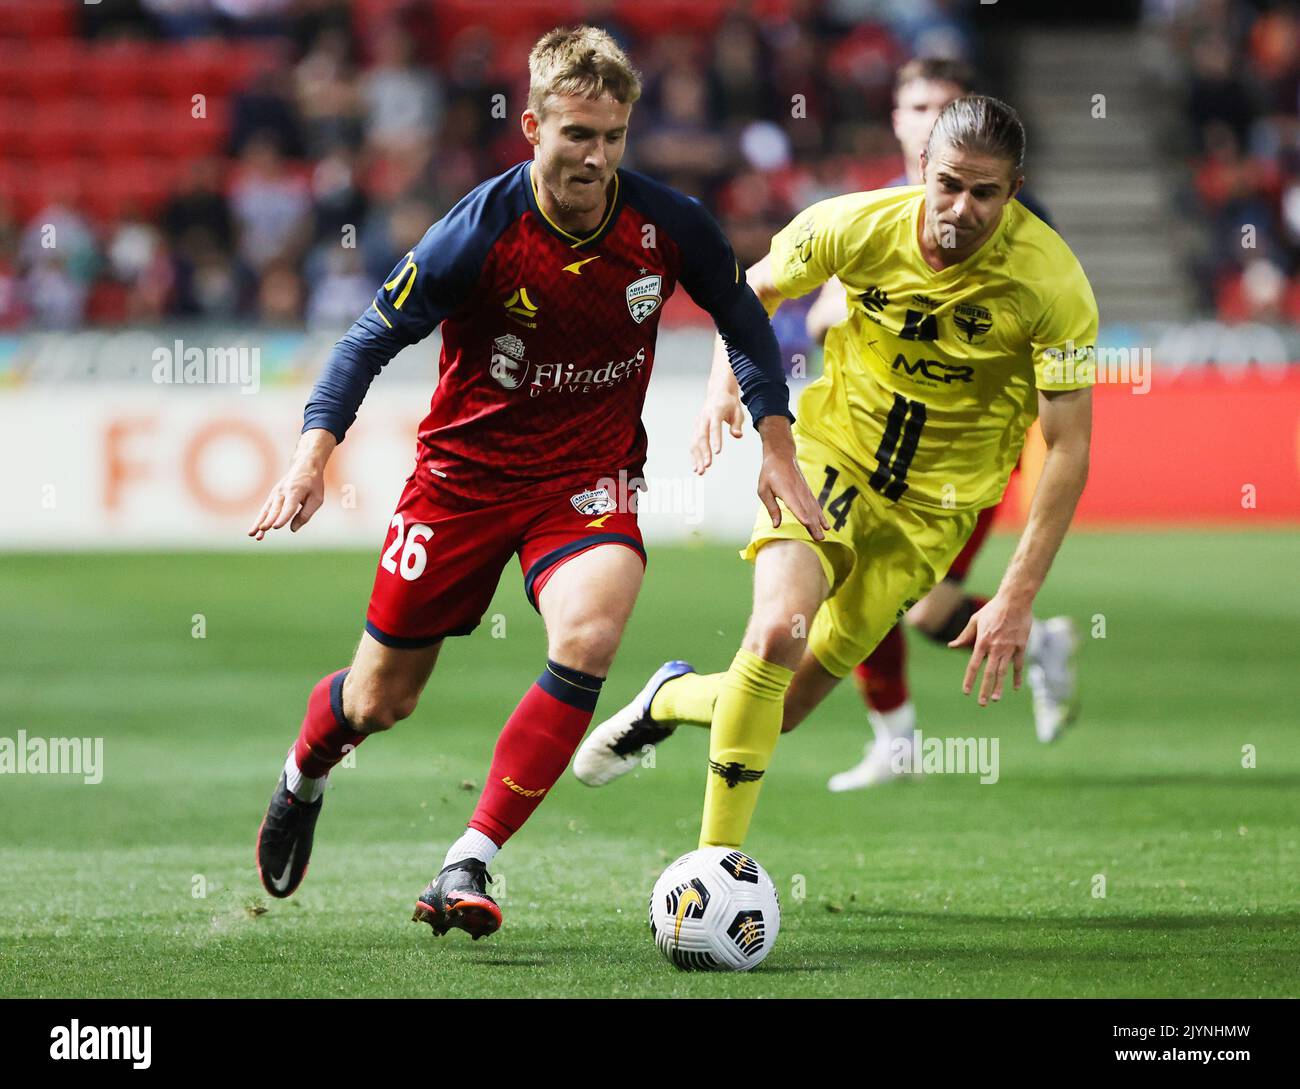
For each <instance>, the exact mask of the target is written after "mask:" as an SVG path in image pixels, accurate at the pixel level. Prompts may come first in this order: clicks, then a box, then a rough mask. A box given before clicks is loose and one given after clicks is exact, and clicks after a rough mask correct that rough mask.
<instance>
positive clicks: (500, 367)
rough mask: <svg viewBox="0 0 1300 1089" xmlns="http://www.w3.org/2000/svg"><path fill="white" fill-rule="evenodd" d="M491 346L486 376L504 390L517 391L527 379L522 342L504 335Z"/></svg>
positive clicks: (526, 366)
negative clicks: (490, 358) (492, 349)
mask: <svg viewBox="0 0 1300 1089" xmlns="http://www.w3.org/2000/svg"><path fill="white" fill-rule="evenodd" d="M492 346H493V347H494V348H495V349H496V351H495V352H493V353H492V362H491V364H490V365H489V366H488V374H490V375H491V376H492V377H493V378H495V379H496V381H497V384H498V385H500V386H502V387H503V388H505V389H518V388H519V387H520V386H522V385H523V384H524V379H525V378H527V377H528V361H527V360H526V359H524V342H523V341H522V340H520V339H519V338H518V337H517V336H511V335H510V334H508V333H507V334H506V335H505V336H503V337H497V338H496V339H495V340H494V341H493V342H492Z"/></svg>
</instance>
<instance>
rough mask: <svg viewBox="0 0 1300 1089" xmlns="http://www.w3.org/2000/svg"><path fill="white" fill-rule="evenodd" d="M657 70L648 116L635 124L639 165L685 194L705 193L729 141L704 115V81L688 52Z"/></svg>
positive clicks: (725, 163) (728, 155)
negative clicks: (666, 66) (659, 72)
mask: <svg viewBox="0 0 1300 1089" xmlns="http://www.w3.org/2000/svg"><path fill="white" fill-rule="evenodd" d="M678 56H679V58H680V59H679V60H677V61H675V62H674V64H673V65H672V66H671V67H670V68H668V69H667V70H666V71H664V72H663V74H662V75H660V76H659V78H658V80H657V82H656V85H655V87H654V88H653V89H652V90H651V92H650V94H649V95H648V96H647V97H649V98H650V101H651V103H652V113H653V116H652V117H651V119H650V120H649V123H648V124H646V123H645V120H644V118H643V119H641V123H640V124H638V126H637V131H636V136H635V138H634V139H635V154H636V162H637V164H638V167H639V169H641V170H644V171H646V172H647V173H649V174H653V175H654V176H655V177H656V178H658V179H660V180H661V181H663V182H666V183H667V184H668V185H671V186H673V187H674V188H677V189H680V190H681V191H682V192H684V193H688V194H690V195H691V196H698V197H710V198H711V196H712V190H713V188H714V186H715V184H716V183H717V182H719V181H721V179H722V177H723V175H724V174H725V173H726V172H727V171H728V169H729V166H730V161H731V159H732V158H733V157H734V143H733V142H732V141H730V140H728V139H727V138H726V137H725V136H723V135H722V134H721V133H720V132H719V131H718V128H717V126H716V125H715V124H713V122H712V121H711V120H710V117H709V86H708V83H707V82H705V79H704V75H703V72H702V71H701V69H700V68H699V66H698V65H697V64H695V63H694V61H693V59H692V58H691V57H690V55H689V54H685V55H683V54H678Z"/></svg>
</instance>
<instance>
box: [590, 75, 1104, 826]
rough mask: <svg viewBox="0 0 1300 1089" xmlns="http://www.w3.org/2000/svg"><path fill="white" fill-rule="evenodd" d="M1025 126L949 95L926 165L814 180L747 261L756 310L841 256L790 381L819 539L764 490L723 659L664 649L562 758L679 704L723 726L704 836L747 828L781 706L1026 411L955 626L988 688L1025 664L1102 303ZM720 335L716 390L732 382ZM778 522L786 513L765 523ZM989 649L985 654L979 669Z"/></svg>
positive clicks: (939, 570)
mask: <svg viewBox="0 0 1300 1089" xmlns="http://www.w3.org/2000/svg"><path fill="white" fill-rule="evenodd" d="M1023 161H1024V129H1023V127H1022V126H1021V124H1020V120H1019V118H1018V117H1017V115H1016V113H1015V111H1014V110H1012V109H1011V107H1009V106H1007V105H1006V104H1005V103H1002V102H999V101H998V100H997V99H993V98H987V97H983V96H967V97H963V98H959V99H957V100H955V101H953V102H951V103H949V104H948V105H947V106H946V107H945V108H944V109H943V111H942V112H941V113H940V114H939V116H938V118H937V119H936V121H935V124H934V127H933V129H932V130H931V133H930V139H929V142H928V144H927V147H926V150H925V153H924V154H923V155H922V157H921V171H922V176H923V178H924V185H923V186H907V187H902V188H896V189H885V190H879V191H876V192H870V193H855V194H850V195H848V196H842V197H835V198H832V199H830V200H826V201H822V202H821V203H819V204H816V205H814V206H813V207H812V208H810V209H808V210H807V211H805V212H803V213H801V214H800V215H799V216H797V217H795V219H794V221H793V222H791V223H790V225H789V226H787V227H786V228H785V229H784V230H782V231H781V232H780V233H779V234H778V235H777V236H776V237H775V238H774V239H773V241H772V249H771V252H770V254H769V255H768V256H767V257H766V258H764V259H763V260H762V261H760V262H759V263H758V264H756V265H755V266H754V267H753V268H751V269H750V270H749V274H748V280H749V284H750V286H751V287H753V289H754V291H755V292H756V293H757V295H758V297H759V299H760V300H761V301H762V302H763V304H764V306H765V307H766V308H767V310H768V312H769V313H772V312H774V311H775V310H776V308H777V307H778V306H780V304H781V302H782V301H783V300H784V299H789V298H796V297H798V296H800V295H804V294H807V293H808V292H810V291H813V290H815V289H817V288H819V287H820V286H821V285H822V284H823V283H825V282H826V281H827V280H828V279H830V278H831V277H832V276H836V277H838V278H839V280H840V282H841V283H842V284H843V285H844V287H845V289H846V291H847V292H848V295H849V298H850V300H851V301H850V313H849V318H848V320H847V321H846V322H844V323H842V324H840V325H837V326H835V327H834V328H832V329H831V331H830V333H829V334H828V336H827V338H826V347H825V373H824V374H823V375H822V377H821V378H819V379H818V380H817V381H815V382H813V383H812V384H811V385H810V386H809V387H808V388H807V389H806V390H805V391H804V394H803V396H802V398H801V399H800V402H799V412H798V419H797V422H796V424H795V429H794V431H795V437H796V450H797V457H798V461H799V464H800V467H801V468H802V470H803V473H804V475H805V477H807V479H808V482H809V484H810V485H811V486H812V489H813V491H814V492H819V493H820V495H819V498H820V502H821V504H822V507H823V509H824V510H825V513H826V515H827V518H828V520H829V522H830V529H829V530H828V531H827V532H826V535H825V540H824V541H814V540H813V539H812V538H811V537H810V535H809V533H808V531H807V530H805V529H804V528H803V526H802V525H801V524H800V523H799V522H798V520H797V519H795V518H792V517H790V516H789V515H788V513H786V514H785V515H784V516H782V515H781V513H780V512H776V511H773V510H772V509H771V506H774V504H773V505H769V509H768V511H767V512H766V513H765V512H762V511H760V513H759V518H758V521H757V522H756V523H755V526H754V531H753V535H752V537H751V538H750V542H749V545H748V546H747V547H746V548H745V550H744V552H743V553H742V555H743V556H744V557H745V558H747V559H750V560H752V561H753V562H754V565H755V566H754V606H753V612H752V613H751V616H750V620H749V624H748V627H747V628H746V631H745V637H744V641H743V643H742V646H741V649H740V650H739V651H738V652H737V654H736V657H735V659H734V661H733V662H732V663H731V667H730V668H729V669H728V670H727V671H726V672H725V673H715V674H710V675H701V674H699V673H696V672H695V671H694V669H693V668H692V667H691V666H690V665H688V664H687V663H685V662H669V663H667V664H666V665H665V666H664V667H663V668H661V669H660V670H659V671H658V672H657V673H656V674H655V676H654V677H652V678H651V679H650V681H649V682H648V683H647V685H646V687H645V688H644V689H643V690H642V692H641V693H640V695H639V696H638V698H637V699H636V700H634V701H633V702H632V703H631V704H629V705H628V707H626V708H624V709H623V710H622V711H620V712H619V713H618V714H617V715H615V716H614V717H613V718H612V719H609V720H607V721H606V722H604V723H602V724H601V725H600V726H598V727H597V728H596V729H595V730H593V731H592V733H591V735H590V736H589V737H588V738H587V740H586V741H585V742H584V743H583V746H582V748H581V749H580V750H579V752H578V755H577V757H576V759H575V762H574V771H575V773H576V774H577V776H578V777H579V778H580V779H581V780H583V781H584V782H586V783H588V784H590V785H600V784H602V783H605V782H608V781H609V780H611V779H613V778H615V777H617V776H618V775H621V774H623V773H624V772H626V771H628V770H631V768H632V767H633V766H635V765H636V763H637V761H638V759H639V757H640V755H641V752H642V749H643V747H644V746H645V745H647V744H657V743H658V742H659V741H661V740H663V739H664V738H665V737H667V736H668V735H669V734H670V733H671V732H672V731H673V730H674V729H675V728H676V726H677V725H678V724H679V723H682V722H692V723H698V724H705V725H711V726H712V733H711V738H710V744H709V774H708V778H707V787H706V791H705V804H704V819H703V823H702V827H701V832H700V845H701V846H711V845H728V846H739V845H740V844H741V843H742V841H743V840H744V838H745V834H746V832H747V831H748V828H749V822H750V818H751V817H752V815H753V811H754V807H755V805H756V804H757V801H758V792H759V788H760V787H761V785H762V777H763V774H764V772H765V771H766V769H767V767H768V763H769V761H770V759H771V756H772V753H773V750H774V749H775V747H776V740H777V737H778V735H779V734H780V733H781V732H782V729H783V728H784V729H785V730H791V729H793V728H794V727H795V726H797V725H798V724H799V723H800V722H801V721H802V720H803V719H804V718H805V717H806V716H807V715H808V713H809V712H810V711H811V710H812V709H813V708H814V707H816V706H817V704H818V703H820V702H821V700H822V699H823V698H825V696H826V695H827V694H828V693H829V692H830V691H831V689H832V688H833V687H834V686H835V685H836V684H837V683H838V682H839V681H840V680H841V679H842V678H843V677H844V676H845V675H847V674H848V673H849V672H850V671H851V670H852V669H853V667H854V666H855V665H857V664H858V663H859V662H860V661H862V660H863V659H864V658H865V657H866V656H867V655H868V654H869V653H870V652H871V650H872V649H873V648H874V647H875V645H876V644H877V643H878V642H879V640H880V639H881V638H883V637H884V635H885V633H886V632H888V631H889V629H890V628H891V627H892V626H893V625H894V624H895V622H896V621H897V620H898V618H899V617H901V616H902V615H903V613H904V612H905V611H906V610H907V609H908V608H909V607H910V606H911V605H913V604H914V603H915V602H916V601H917V600H918V599H919V598H920V597H922V596H923V595H924V594H925V593H926V592H927V591H928V590H929V589H930V588H931V587H932V586H933V585H934V584H935V582H936V581H937V580H938V579H940V578H942V577H943V575H944V572H945V571H946V570H947V568H948V565H949V564H950V563H951V562H952V560H953V558H954V557H955V556H956V555H957V553H958V552H959V551H960V550H961V548H962V545H963V544H964V543H965V541H966V539H967V537H969V535H970V533H971V530H972V528H973V527H974V524H975V519H976V516H977V515H978V513H979V511H980V510H981V509H982V508H984V507H987V506H991V505H993V504H995V503H997V502H998V500H999V499H1000V498H1001V496H1002V492H1003V490H1004V488H1005V487H1006V483H1007V478H1008V476H1009V475H1010V473H1011V469H1012V467H1013V466H1014V465H1015V463H1016V460H1017V458H1018V457H1019V455H1020V449H1021V446H1022V444H1023V442H1024V437H1025V432H1026V429H1027V428H1028V427H1029V425H1030V424H1031V423H1032V422H1033V420H1034V418H1035V416H1037V417H1039V419H1040V420H1041V425H1042V432H1043V438H1044V440H1045V442H1046V445H1047V456H1046V460H1045V462H1044V465H1043V470H1042V475H1041V476H1040V478H1039V482H1038V486H1037V488H1036V490H1035V493H1034V497H1033V502H1032V504H1031V507H1030V511H1029V519H1028V523H1027V525H1026V527H1025V531H1024V533H1023V535H1022V537H1021V539H1020V543H1019V546H1018V547H1017V549H1016V552H1015V555H1014V556H1013V557H1012V559H1011V562H1010V564H1009V565H1008V567H1007V570H1006V573H1005V575H1004V576H1003V579H1002V582H1001V585H1000V586H999V588H998V591H997V593H996V595H995V596H994V597H993V598H992V599H991V600H990V601H989V603H988V604H987V605H986V606H985V607H984V608H982V609H980V610H979V611H978V612H977V613H975V614H974V615H973V616H972V617H971V619H970V621H969V622H968V623H967V625H966V628H965V630H964V631H962V633H961V634H960V635H959V636H958V637H957V638H956V639H955V640H953V643H952V645H954V646H971V647H972V648H973V650H972V654H971V658H970V661H969V663H968V665H967V668H966V674H965V677H964V679H963V684H962V687H963V691H964V692H966V693H967V694H969V693H970V692H971V690H972V688H973V687H974V685H975V682H976V681H977V680H979V682H980V683H979V695H978V700H979V704H980V705H981V706H984V705H986V704H987V703H988V702H989V701H990V700H993V701H997V700H999V699H1001V696H1002V691H1003V682H1004V679H1005V677H1006V674H1007V673H1008V671H1010V672H1011V673H1012V675H1013V678H1014V683H1015V687H1016V688H1017V689H1018V688H1019V687H1020V679H1021V670H1022V667H1023V663H1024V654H1025V646H1026V642H1027V639H1028V634H1029V628H1030V624H1031V622H1032V605H1033V600H1034V596H1035V595H1036V594H1037V592H1038V590H1039V588H1040V587H1041V585H1042V583H1043V580H1044V579H1045V578H1046V576H1047V572H1048V569H1049V568H1050V567H1051V564H1052V560H1053V558H1054V557H1055V555H1056V552H1057V550H1058V548H1059V547H1060V544H1061V541H1062V539H1063V538H1064V537H1065V533H1066V530H1067V528H1068V527H1069V524H1070V519H1071V517H1072V516H1073V514H1074V508H1075V505H1076V503H1077V502H1078V499H1079V495H1080V494H1081V492H1082V491H1083V486H1084V482H1085V480H1086V479H1087V472H1088V445H1089V437H1090V433H1091V421H1092V399H1091V383H1092V380H1093V376H1094V373H1095V347H1094V346H1095V341H1096V336H1097V305H1096V302H1095V300H1094V298H1093V294H1092V290H1091V288H1090V287H1089V285H1088V281H1087V278H1086V277H1085V276H1084V273H1083V270H1082V269H1081V268H1080V266H1079V263H1078V261H1077V260H1076V259H1075V257H1074V255H1073V254H1072V253H1071V252H1070V250H1069V247H1067V246H1066V244H1065V243H1064V242H1063V241H1062V240H1061V238H1060V236H1059V235H1057V234H1056V232H1055V231H1053V230H1052V229H1051V228H1050V227H1048V226H1047V225H1046V224H1044V223H1043V222H1042V221H1041V220H1040V219H1038V218H1037V217H1036V216H1034V215H1033V214H1032V213H1031V212H1029V211H1027V210H1026V209H1025V208H1024V207H1023V206H1022V205H1020V204H1019V203H1018V202H1015V201H1013V200H1012V198H1013V197H1014V196H1015V195H1016V193H1017V192H1018V191H1019V189H1020V187H1021V185H1022V184H1023V182H1024V176H1023V173H1022V165H1023ZM721 358H722V360H723V362H722V363H721V364H720V363H719V361H718V360H719V357H718V356H717V354H716V353H715V361H714V368H713V375H712V378H711V380H710V392H709V400H710V402H713V404H712V406H711V407H710V406H709V405H706V409H709V410H717V411H725V410H726V408H727V403H728V402H729V400H730V399H731V398H734V397H735V395H736V393H735V389H734V386H733V385H732V384H731V383H729V382H728V380H727V378H726V375H725V374H724V373H723V368H724V367H725V357H721ZM778 523H779V524H778ZM981 665H983V667H984V671H983V677H982V679H981V678H980V677H979V671H980V667H981Z"/></svg>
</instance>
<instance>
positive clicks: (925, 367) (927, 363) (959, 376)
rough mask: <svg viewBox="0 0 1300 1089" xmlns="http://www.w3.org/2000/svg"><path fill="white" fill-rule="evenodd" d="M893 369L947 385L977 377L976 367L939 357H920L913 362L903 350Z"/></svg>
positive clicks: (972, 379) (897, 357)
mask: <svg viewBox="0 0 1300 1089" xmlns="http://www.w3.org/2000/svg"><path fill="white" fill-rule="evenodd" d="M893 369H894V370H896V371H897V370H901V371H903V372H905V373H906V374H908V375H909V376H910V377H912V378H915V377H916V376H917V375H920V376H921V377H922V378H925V379H928V380H929V381H931V382H942V383H944V384H945V385H948V384H949V383H952V382H971V381H974V379H975V368H974V367H969V366H966V365H965V364H951V363H944V362H943V361H942V360H938V359H918V360H917V361H916V362H915V363H913V362H912V361H911V360H910V359H908V358H907V356H905V355H903V353H902V352H899V353H898V355H897V356H896V357H895V358H894V368H893Z"/></svg>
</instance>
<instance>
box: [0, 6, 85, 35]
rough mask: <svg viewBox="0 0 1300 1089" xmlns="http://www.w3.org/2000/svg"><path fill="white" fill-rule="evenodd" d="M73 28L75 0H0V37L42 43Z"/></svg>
mask: <svg viewBox="0 0 1300 1089" xmlns="http://www.w3.org/2000/svg"><path fill="white" fill-rule="evenodd" d="M76 30H77V27H76V16H75V14H74V0H0V37H3V38H11V37H12V38H29V39H33V40H34V41H33V44H36V42H37V41H39V42H40V43H41V44H42V46H43V45H44V43H45V42H46V41H50V40H53V39H58V38H70V37H71V36H72V35H73V34H75V33H76Z"/></svg>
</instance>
